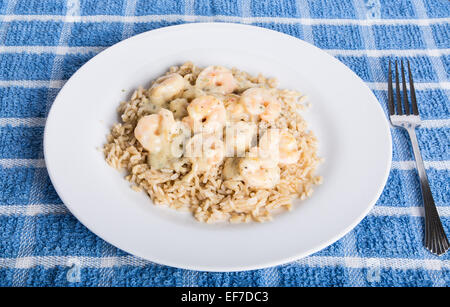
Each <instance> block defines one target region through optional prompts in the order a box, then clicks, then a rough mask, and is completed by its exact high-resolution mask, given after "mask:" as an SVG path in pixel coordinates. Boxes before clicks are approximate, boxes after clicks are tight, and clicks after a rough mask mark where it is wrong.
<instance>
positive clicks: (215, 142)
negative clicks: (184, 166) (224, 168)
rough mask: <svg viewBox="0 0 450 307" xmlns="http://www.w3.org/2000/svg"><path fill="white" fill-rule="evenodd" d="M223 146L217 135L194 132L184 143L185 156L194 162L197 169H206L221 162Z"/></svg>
mask: <svg viewBox="0 0 450 307" xmlns="http://www.w3.org/2000/svg"><path fill="white" fill-rule="evenodd" d="M224 155H225V146H224V144H223V142H222V140H220V139H219V138H218V137H216V136H214V135H208V134H202V133H199V134H196V135H194V136H193V137H192V138H191V139H190V140H189V141H188V142H187V144H186V152H185V157H187V158H189V159H190V160H191V161H192V163H193V164H195V167H196V170H197V171H206V170H208V169H210V168H211V167H212V166H215V165H218V164H220V163H222V161H223V158H224Z"/></svg>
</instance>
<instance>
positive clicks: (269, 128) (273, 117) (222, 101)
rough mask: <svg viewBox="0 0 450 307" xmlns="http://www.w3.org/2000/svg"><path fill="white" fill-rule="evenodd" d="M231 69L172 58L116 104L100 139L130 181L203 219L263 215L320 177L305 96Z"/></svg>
mask: <svg viewBox="0 0 450 307" xmlns="http://www.w3.org/2000/svg"><path fill="white" fill-rule="evenodd" d="M277 83H278V82H277V80H276V79H273V78H272V79H271V78H265V77H263V76H262V75H258V76H252V75H250V74H248V73H246V72H242V71H239V70H238V69H236V68H232V69H229V68H227V67H223V66H219V65H212V66H209V67H206V68H200V67H197V66H195V65H194V64H193V63H191V62H187V63H184V64H183V65H181V66H173V67H171V68H170V69H169V71H168V72H167V73H166V74H165V75H164V76H161V77H159V78H157V79H155V80H154V82H153V83H152V84H151V86H150V87H149V88H148V89H144V88H142V87H140V88H139V89H137V90H136V91H134V93H133V95H132V96H131V97H130V99H129V100H128V101H125V102H122V103H121V104H120V106H119V108H118V112H119V115H120V119H121V121H120V122H119V123H117V124H115V125H114V126H113V127H112V129H111V133H110V134H109V135H108V137H107V142H106V144H104V146H103V152H104V155H105V159H106V161H107V163H108V164H109V165H110V166H112V167H114V168H116V169H118V170H122V169H124V170H125V171H126V177H125V179H126V180H128V181H129V182H130V183H131V187H132V189H134V190H136V191H145V192H146V193H147V194H148V195H149V196H150V198H151V199H152V200H153V203H154V204H156V205H166V206H169V207H170V208H174V209H177V210H183V211H189V212H192V214H193V216H194V217H195V218H196V219H197V220H199V221H201V222H206V223H216V222H227V221H228V222H232V223H239V222H250V221H256V222H263V221H267V220H270V219H271V218H272V216H273V213H274V212H278V211H281V210H282V209H287V210H290V209H292V202H293V200H294V199H297V198H299V199H301V200H304V199H306V198H308V197H310V196H311V195H312V191H313V186H314V185H316V184H320V183H321V182H322V177H321V176H318V175H316V169H317V167H318V165H319V164H320V163H321V161H322V159H321V158H319V157H318V155H317V140H316V137H315V136H314V134H313V133H312V131H310V130H308V128H307V124H306V122H305V120H304V119H303V118H302V116H301V112H302V111H304V110H305V109H306V108H307V107H308V106H309V103H306V99H305V97H306V96H304V95H303V94H301V93H299V92H297V91H293V90H286V89H278V88H277Z"/></svg>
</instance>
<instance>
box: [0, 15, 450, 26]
mask: <svg viewBox="0 0 450 307" xmlns="http://www.w3.org/2000/svg"><path fill="white" fill-rule="evenodd" d="M0 20H1V21H3V22H12V21H26V22H29V21H58V22H62V21H64V22H80V23H81V22H121V23H129V22H130V23H139V22H161V21H166V22H179V21H186V22H211V21H225V22H239V23H244V24H252V23H276V24H303V25H336V26H340V25H356V26H373V25H388V26H389V25H417V26H426V25H429V24H442V23H448V22H450V18H427V19H324V18H295V17H251V16H245V17H242V16H223V15H216V16H189V15H176V14H174V15H144V16H120V15H89V16H71V17H70V18H69V19H67V20H66V19H65V16H64V15H0Z"/></svg>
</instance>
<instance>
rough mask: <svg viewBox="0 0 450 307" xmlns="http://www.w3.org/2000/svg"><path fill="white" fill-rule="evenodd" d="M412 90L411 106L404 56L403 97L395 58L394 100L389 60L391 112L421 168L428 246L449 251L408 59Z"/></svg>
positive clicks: (435, 249)
mask: <svg viewBox="0 0 450 307" xmlns="http://www.w3.org/2000/svg"><path fill="white" fill-rule="evenodd" d="M407 63H408V75H409V90H410V95H411V107H412V112H411V108H410V104H409V102H408V93H407V89H406V81H405V69H404V67H403V60H402V61H401V70H402V83H403V84H402V85H403V99H402V98H401V95H400V82H399V76H398V65H397V61H395V92H396V100H397V106H396V105H395V102H394V91H393V89H392V69H391V60H389V77H388V78H389V84H388V96H389V97H388V102H389V115H390V120H391V123H392V125H393V126H396V127H401V128H404V129H406V131H408V134H409V138H410V139H411V144H412V146H413V151H414V157H415V159H416V166H417V172H418V173H419V178H420V185H421V190H422V197H423V204H424V208H425V247H426V248H427V249H428V250H430V251H431V252H432V253H434V254H437V255H442V254H445V252H446V251H447V250H448V249H449V242H448V239H447V236H446V235H445V231H444V228H443V227H442V224H441V220H440V219H439V214H438V212H437V209H436V205H435V204H434V199H433V195H432V194H431V190H430V185H429V184H428V178H427V174H426V172H425V167H424V165H423V160H422V156H421V155H420V150H419V145H418V143H417V137H416V127H419V126H420V123H421V122H420V116H419V109H418V108H417V100H416V92H415V90H414V83H413V78H412V74H411V68H410V65H409V60H408V62H407Z"/></svg>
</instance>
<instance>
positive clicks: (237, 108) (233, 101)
mask: <svg viewBox="0 0 450 307" xmlns="http://www.w3.org/2000/svg"><path fill="white" fill-rule="evenodd" d="M223 104H224V105H225V109H226V110H227V119H228V120H229V121H241V120H244V121H250V117H249V115H248V114H247V112H246V111H245V108H244V105H243V104H242V103H240V102H239V96H238V95H234V94H230V95H227V96H225V98H224V101H223Z"/></svg>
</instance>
